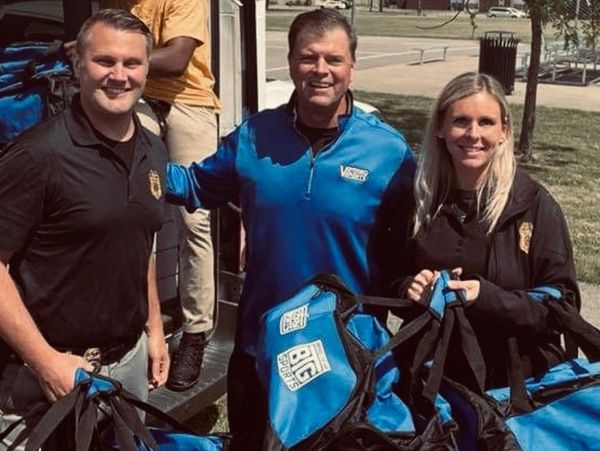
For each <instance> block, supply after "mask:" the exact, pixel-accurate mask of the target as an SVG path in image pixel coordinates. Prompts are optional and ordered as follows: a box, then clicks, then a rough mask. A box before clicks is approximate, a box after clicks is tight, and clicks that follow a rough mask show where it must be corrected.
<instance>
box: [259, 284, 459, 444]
mask: <svg viewBox="0 0 600 451" xmlns="http://www.w3.org/2000/svg"><path fill="white" fill-rule="evenodd" d="M438 294H440V295H441V292H439V293H438ZM443 302H444V299H442V304H443ZM363 305H371V306H380V307H387V308H390V307H393V308H396V309H402V308H407V309H412V308H414V307H415V304H414V303H413V302H412V301H409V300H405V299H386V298H374V297H366V296H356V295H353V294H352V293H351V292H350V291H349V290H348V288H346V287H345V286H344V285H343V283H342V282H341V281H340V280H339V279H337V278H336V277H335V276H330V275H328V276H319V277H316V278H314V279H313V280H311V281H310V282H308V283H307V284H306V285H305V286H304V287H303V288H301V289H300V290H299V291H298V292H297V293H296V294H295V295H294V296H293V297H291V298H290V299H288V300H286V301H285V302H282V303H280V304H279V305H277V306H276V307H274V308H272V309H271V310H269V311H268V312H266V313H265V314H264V315H263V317H262V321H261V332H260V335H259V345H258V353H257V369H258V375H259V379H260V381H261V384H262V386H263V388H264V391H265V393H266V395H267V396H268V425H267V427H266V434H265V442H264V446H263V449H264V450H269V451H280V450H294V451H300V450H302V451H309V450H313V451H317V450H318V451H325V450H327V451H329V450H344V451H358V450H360V451H366V450H369V451H384V450H430V449H431V450H433V449H436V450H453V449H456V446H455V441H454V433H455V427H456V426H455V423H454V422H453V421H452V419H451V418H450V416H449V414H448V412H449V411H448V405H447V404H446V403H445V402H444V400H443V399H441V398H440V397H439V396H435V393H433V396H431V397H430V399H431V400H432V404H431V405H430V406H425V407H423V408H421V406H417V404H414V405H413V404H411V402H410V400H409V399H404V398H403V397H402V396H400V395H399V394H398V393H397V392H396V387H397V386H399V385H402V384H408V383H409V382H408V380H405V378H404V377H403V375H402V374H401V373H400V371H399V370H398V368H397V366H396V364H395V360H394V358H393V355H392V352H391V351H392V350H394V349H397V348H398V347H402V346H403V344H405V343H406V342H407V341H408V340H411V339H415V340H419V339H421V338H422V337H425V336H427V335H432V334H428V331H429V330H430V329H431V328H434V329H435V328H436V327H437V326H436V325H435V324H436V323H438V322H439V319H440V315H441V314H443V310H442V312H441V313H440V312H435V311H434V310H435V309H432V308H426V309H423V310H422V314H420V315H419V316H418V317H417V318H416V319H415V320H414V321H411V323H410V324H408V325H406V326H405V327H402V328H401V329H400V330H399V331H398V332H397V333H396V334H395V335H394V336H390V333H389V332H388V330H387V329H386V328H385V327H383V326H382V325H381V324H380V322H379V321H378V319H377V318H376V317H375V316H374V315H371V314H368V313H365V312H364V311H363V308H362V306H363ZM442 309H443V305H442ZM433 335H435V334H433ZM433 392H435V388H434V389H433ZM428 407H430V408H428Z"/></svg>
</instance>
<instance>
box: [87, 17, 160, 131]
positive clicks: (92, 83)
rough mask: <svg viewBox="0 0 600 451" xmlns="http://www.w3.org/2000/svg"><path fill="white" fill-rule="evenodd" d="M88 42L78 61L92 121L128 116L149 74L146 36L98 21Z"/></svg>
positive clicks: (91, 31) (118, 118)
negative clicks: (117, 28)
mask: <svg viewBox="0 0 600 451" xmlns="http://www.w3.org/2000/svg"><path fill="white" fill-rule="evenodd" d="M86 44H87V45H85V46H84V50H83V54H82V55H79V58H78V60H77V64H76V69H77V72H78V74H79V80H80V84H81V103H82V104H83V106H84V108H85V111H86V113H87V114H88V115H89V116H91V117H90V119H91V120H92V121H93V120H94V119H96V118H102V119H103V120H105V121H106V120H121V119H122V118H129V117H130V114H131V112H132V110H133V108H134V106H135V104H136V103H137V101H138V99H139V98H140V96H141V95H142V92H143V91H144V86H145V84H146V75H147V74H148V66H149V55H148V50H147V47H146V39H145V37H144V36H143V35H142V34H140V33H135V32H129V31H122V30H116V29H114V28H111V27H107V26H105V25H103V24H96V25H94V26H93V27H92V29H91V30H90V34H89V36H88V39H87V43H86Z"/></svg>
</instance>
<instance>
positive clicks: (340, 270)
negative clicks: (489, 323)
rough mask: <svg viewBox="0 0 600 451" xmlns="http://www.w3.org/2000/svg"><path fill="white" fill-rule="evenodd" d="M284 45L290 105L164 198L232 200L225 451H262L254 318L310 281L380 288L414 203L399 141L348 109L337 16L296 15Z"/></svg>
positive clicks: (227, 142)
mask: <svg viewBox="0 0 600 451" xmlns="http://www.w3.org/2000/svg"><path fill="white" fill-rule="evenodd" d="M288 40H289V54H288V61H289V67H290V75H291V78H292V80H293V81H294V85H295V88H296V89H295V92H294V94H293V95H292V98H291V99H290V101H289V103H288V104H287V105H282V106H280V107H279V108H277V109H274V110H267V111H263V112H261V113H259V114H257V115H255V116H252V117H251V118H249V119H248V120H247V121H246V122H244V123H243V124H242V125H240V127H238V129H237V130H235V131H234V132H233V133H232V134H230V135H229V136H227V137H226V138H224V140H223V142H222V143H221V145H220V147H219V149H218V151H217V153H216V154H215V155H214V156H213V157H210V158H208V159H206V160H204V161H203V162H202V163H200V164H193V165H192V166H191V167H188V168H185V167H181V166H177V165H170V166H169V168H168V194H167V198H168V199H170V200H171V201H172V202H174V203H177V204H181V205H185V206H186V207H187V208H188V209H190V210H193V209H195V208H199V207H203V208H215V207H217V206H219V205H222V204H224V203H225V202H228V201H231V200H235V199H237V198H241V206H242V220H243V223H244V227H245V229H246V232H247V274H246V280H245V284H244V288H243V293H242V299H241V302H240V309H241V314H240V317H239V318H240V321H239V322H238V332H237V338H236V346H235V350H234V353H233V356H232V358H231V361H230V366H229V374H228V403H229V405H228V408H229V424H230V427H231V431H232V433H233V435H234V447H235V449H240V450H242V449H243V450H245V451H252V450H258V449H260V445H261V441H262V437H263V433H264V424H265V420H266V406H265V403H264V399H263V396H262V395H261V389H260V385H259V382H258V378H257V376H256V371H255V362H254V356H255V355H256V349H255V345H256V338H257V334H258V330H259V319H260V316H261V314H262V313H264V312H265V311H266V310H267V309H269V308H270V307H272V306H273V305H275V304H276V303H278V302H280V301H282V300H285V299H286V298H288V297H289V296H291V295H292V294H293V293H294V292H295V291H296V290H297V289H298V288H300V287H301V286H302V284H303V283H305V282H306V281H307V280H308V279H309V278H311V277H312V276H315V275H317V274H319V273H335V274H337V275H339V276H340V277H341V278H342V279H343V280H344V281H345V282H346V284H347V285H348V286H349V287H350V288H351V289H352V290H354V291H355V292H358V293H367V294H377V293H379V292H381V291H382V290H381V287H383V286H385V284H386V274H385V272H386V258H385V257H386V255H385V254H386V251H388V252H390V251H391V252H393V253H394V256H395V260H396V261H401V260H402V255H401V252H402V248H401V247H399V246H401V244H402V243H401V241H402V240H399V239H398V238H399V237H402V236H404V235H403V232H402V230H404V229H405V228H406V224H407V222H408V217H407V216H408V211H409V210H410V208H409V204H410V202H411V201H410V199H411V197H412V196H411V185H412V177H413V172H414V167H415V163H414V159H413V157H412V154H411V152H410V149H409V148H408V145H407V143H406V141H405V139H404V137H403V136H402V135H401V134H400V133H398V132H397V131H396V130H394V129H393V128H392V127H390V126H388V125H386V124H385V123H383V122H381V121H380V120H379V119H377V118H376V117H374V116H372V115H368V114H365V113H364V112H362V111H361V110H359V109H358V108H355V107H353V105H352V94H351V93H350V91H349V85H350V82H351V81H352V76H353V73H354V64H355V50H356V36H355V34H354V32H353V31H352V29H351V27H350V25H349V24H348V22H347V20H346V19H345V17H344V16H343V15H342V14H340V13H339V12H336V11H334V10H330V9H320V10H315V11H310V12H306V13H303V14H300V15H298V16H297V17H296V19H295V20H294V22H293V23H292V25H291V28H290V31H289V36H288ZM398 227H399V228H400V229H401V230H398V229H397V228H398ZM392 239H395V240H396V243H399V244H398V245H394V242H393V241H391V240H392ZM247 412H250V414H248V413H247Z"/></svg>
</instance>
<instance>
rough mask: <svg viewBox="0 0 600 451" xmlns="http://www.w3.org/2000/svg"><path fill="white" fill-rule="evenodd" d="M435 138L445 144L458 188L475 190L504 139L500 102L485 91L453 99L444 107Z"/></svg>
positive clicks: (504, 132) (504, 129)
mask: <svg viewBox="0 0 600 451" xmlns="http://www.w3.org/2000/svg"><path fill="white" fill-rule="evenodd" d="M438 138H441V139H443V140H444V141H445V143H446V148H447V149H448V152H449V153H450V157H451V158H452V162H453V163H454V172H455V174H456V178H457V181H458V187H459V188H460V189H466V190H473V189H476V188H477V187H478V186H479V184H480V183H481V181H482V179H483V176H484V174H485V171H486V169H487V167H488V165H489V163H490V161H491V160H492V157H493V156H494V153H495V152H496V151H497V148H498V146H499V145H500V144H501V143H502V142H504V141H505V140H506V126H505V125H504V123H503V121H502V110H501V109H500V104H499V103H498V101H497V100H496V99H495V97H494V96H492V95H491V94H489V93H488V92H485V91H482V92H479V93H477V94H473V95H470V96H468V97H464V98H462V99H460V100H457V101H456V102H454V103H453V104H452V105H450V107H449V108H448V111H447V112H446V115H445V116H444V120H443V122H442V126H441V129H440V130H439V132H438Z"/></svg>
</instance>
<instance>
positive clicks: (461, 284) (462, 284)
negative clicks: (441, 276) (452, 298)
mask: <svg viewBox="0 0 600 451" xmlns="http://www.w3.org/2000/svg"><path fill="white" fill-rule="evenodd" d="M448 288H450V289H451V290H461V291H462V292H463V293H464V295H465V300H466V301H475V300H477V298H478V297H479V290H480V288H481V284H480V283H479V280H449V281H448Z"/></svg>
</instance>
